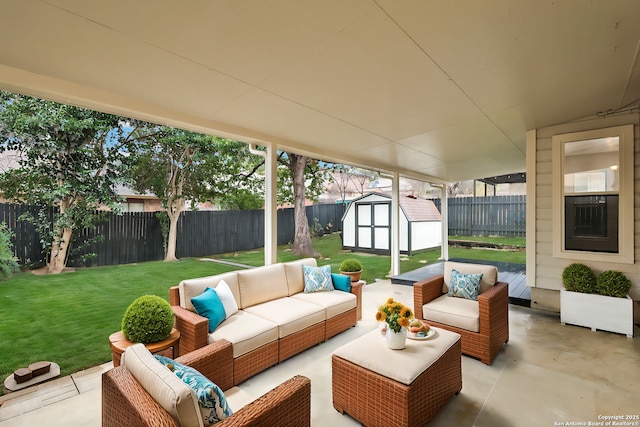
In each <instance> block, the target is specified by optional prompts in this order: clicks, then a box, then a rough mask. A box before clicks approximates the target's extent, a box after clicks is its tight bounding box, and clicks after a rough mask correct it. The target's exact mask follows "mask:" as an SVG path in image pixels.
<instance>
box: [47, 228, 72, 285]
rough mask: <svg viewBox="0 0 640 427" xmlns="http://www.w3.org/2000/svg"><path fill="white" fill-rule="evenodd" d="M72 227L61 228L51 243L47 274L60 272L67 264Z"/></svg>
mask: <svg viewBox="0 0 640 427" xmlns="http://www.w3.org/2000/svg"><path fill="white" fill-rule="evenodd" d="M72 235H73V229H71V228H63V229H62V230H60V231H59V232H58V234H57V235H56V237H55V238H54V240H53V242H52V244H51V258H50V259H49V265H48V267H47V274H58V273H62V271H63V270H64V268H65V266H66V264H67V252H68V250H69V242H70V241H71V236H72Z"/></svg>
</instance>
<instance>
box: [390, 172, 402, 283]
mask: <svg viewBox="0 0 640 427" xmlns="http://www.w3.org/2000/svg"><path fill="white" fill-rule="evenodd" d="M399 274H400V174H399V173H398V172H394V173H393V179H392V183H391V275H392V276H397V275H399Z"/></svg>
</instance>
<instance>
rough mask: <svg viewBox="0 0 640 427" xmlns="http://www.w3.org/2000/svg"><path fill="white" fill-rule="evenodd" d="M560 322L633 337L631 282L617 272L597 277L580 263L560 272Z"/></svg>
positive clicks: (609, 271)
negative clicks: (561, 288) (561, 287)
mask: <svg viewBox="0 0 640 427" xmlns="http://www.w3.org/2000/svg"><path fill="white" fill-rule="evenodd" d="M562 284H563V286H564V287H565V289H563V290H561V291H560V322H561V323H562V324H563V325H564V324H566V323H569V324H571V325H579V326H586V327H588V328H591V330H593V331H595V330H597V329H600V330H603V331H609V332H616V333H620V334H625V335H627V337H629V338H632V337H633V300H632V299H631V298H630V297H629V289H631V281H630V280H629V279H628V278H627V277H626V276H625V275H624V274H623V273H622V272H620V271H616V270H607V271H604V272H602V273H600V274H599V275H598V276H597V277H596V275H595V273H594V272H593V270H591V268H589V267H588V266H586V265H584V264H580V263H574V264H571V265H569V266H567V267H566V268H565V269H564V271H563V272H562Z"/></svg>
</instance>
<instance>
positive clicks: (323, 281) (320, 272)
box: [302, 264, 334, 294]
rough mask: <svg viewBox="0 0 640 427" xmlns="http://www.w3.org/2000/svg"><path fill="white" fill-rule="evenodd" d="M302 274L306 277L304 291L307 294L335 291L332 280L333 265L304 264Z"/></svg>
mask: <svg viewBox="0 0 640 427" xmlns="http://www.w3.org/2000/svg"><path fill="white" fill-rule="evenodd" d="M302 276H303V277H304V292H305V293H306V294H308V293H311V292H318V291H333V290H334V288H333V281H332V280H331V266H330V265H323V266H322V267H312V266H310V265H304V264H303V265H302Z"/></svg>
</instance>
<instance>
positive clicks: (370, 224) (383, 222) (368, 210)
mask: <svg viewBox="0 0 640 427" xmlns="http://www.w3.org/2000/svg"><path fill="white" fill-rule="evenodd" d="M356 207H357V218H356V222H357V229H358V233H357V237H358V241H357V243H356V246H357V247H359V248H363V249H376V250H389V248H390V247H391V233H390V228H391V220H390V217H391V212H390V208H391V205H390V204H389V203H384V202H383V203H372V204H369V203H362V204H357V205H356Z"/></svg>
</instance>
